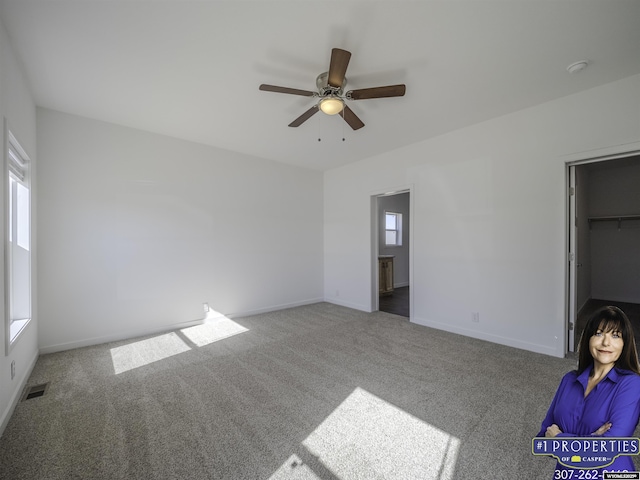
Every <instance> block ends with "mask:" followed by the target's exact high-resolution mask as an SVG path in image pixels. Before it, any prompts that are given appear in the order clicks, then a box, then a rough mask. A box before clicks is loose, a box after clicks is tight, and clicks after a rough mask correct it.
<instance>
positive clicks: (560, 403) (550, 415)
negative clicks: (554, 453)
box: [536, 365, 640, 471]
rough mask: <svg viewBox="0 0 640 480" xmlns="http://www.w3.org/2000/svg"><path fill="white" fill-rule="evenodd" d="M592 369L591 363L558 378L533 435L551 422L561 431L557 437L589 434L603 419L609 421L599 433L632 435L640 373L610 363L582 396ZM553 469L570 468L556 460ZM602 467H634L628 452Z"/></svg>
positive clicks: (637, 413)
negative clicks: (539, 425) (542, 419)
mask: <svg viewBox="0 0 640 480" xmlns="http://www.w3.org/2000/svg"><path fill="white" fill-rule="evenodd" d="M592 369H593V365H592V366H589V367H588V368H587V369H585V371H584V372H582V373H581V374H580V375H578V373H577V372H576V371H572V372H569V373H567V374H566V375H565V376H564V377H563V378H562V381H561V382H560V386H559V387H558V390H557V391H556V395H555V397H554V398H553V401H552V402H551V406H550V407H549V411H548V412H547V416H546V417H545V418H544V421H543V422H542V427H541V429H540V432H538V435H536V436H538V437H544V434H545V432H546V430H547V427H549V426H551V425H552V424H554V423H555V424H556V425H558V427H559V428H560V430H561V431H562V433H561V434H559V435H558V436H559V437H590V436H592V435H591V434H592V433H593V432H595V431H596V430H597V429H598V428H600V427H601V426H602V425H604V424H605V423H606V422H611V424H612V425H611V428H610V429H609V431H608V432H607V433H605V434H604V435H602V436H603V437H631V436H633V433H634V431H635V429H636V425H637V424H638V418H639V417H640V375H637V374H636V373H634V372H631V371H629V370H622V369H618V368H615V367H614V368H612V369H611V370H610V371H609V373H608V374H607V376H606V377H605V378H603V379H602V380H601V381H600V382H599V383H598V384H597V385H596V386H595V387H594V388H593V390H591V392H590V393H589V395H587V397H586V398H585V397H584V392H585V391H586V389H587V382H588V380H589V375H590V374H591V370H592ZM556 469H558V470H570V469H569V468H566V467H563V466H562V465H560V464H558V465H557V467H556ZM602 470H606V471H616V470H627V471H635V467H634V465H633V460H632V459H631V457H630V456H627V455H622V456H619V457H618V458H616V460H615V461H614V462H613V464H612V465H610V466H608V467H605V468H603V469H602Z"/></svg>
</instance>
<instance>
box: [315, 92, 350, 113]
mask: <svg viewBox="0 0 640 480" xmlns="http://www.w3.org/2000/svg"><path fill="white" fill-rule="evenodd" d="M318 106H319V107H320V110H322V112H323V113H326V114H327V115H336V114H338V113H340V112H341V111H342V109H343V108H344V101H343V100H342V99H341V98H340V97H334V96H329V97H325V98H323V99H322V100H320V104H319V105H318Z"/></svg>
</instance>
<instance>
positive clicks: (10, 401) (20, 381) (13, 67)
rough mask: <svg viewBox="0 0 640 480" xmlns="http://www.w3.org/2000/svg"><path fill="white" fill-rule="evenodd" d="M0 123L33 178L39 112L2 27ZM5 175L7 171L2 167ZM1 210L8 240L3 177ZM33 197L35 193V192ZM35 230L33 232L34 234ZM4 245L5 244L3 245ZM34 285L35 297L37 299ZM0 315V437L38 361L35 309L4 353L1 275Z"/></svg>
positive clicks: (0, 284)
mask: <svg viewBox="0 0 640 480" xmlns="http://www.w3.org/2000/svg"><path fill="white" fill-rule="evenodd" d="M0 120H1V121H2V123H4V122H7V124H8V126H9V128H10V129H11V132H12V133H13V134H14V135H15V136H16V138H17V139H18V141H19V142H20V144H21V146H22V147H23V148H24V149H25V150H26V152H27V154H28V155H29V157H30V159H31V172H32V178H35V176H36V175H37V174H36V109H35V104H34V102H33V99H32V98H31V94H30V92H29V88H28V86H27V82H26V81H25V79H24V76H23V72H22V70H21V67H20V64H19V62H18V60H17V59H16V57H15V56H14V53H13V51H12V49H11V47H10V45H9V40H8V38H7V34H6V31H5V29H4V26H3V25H0ZM0 129H1V133H0V135H2V155H1V156H0V158H2V165H4V161H5V160H6V159H5V158H4V157H5V150H6V142H7V139H6V138H5V132H4V128H3V127H2V125H0ZM2 171H3V172H4V167H2ZM0 178H2V181H1V182H0V208H1V211H2V222H0V232H2V238H5V236H6V231H5V227H4V226H5V224H6V219H5V216H6V205H5V195H6V187H7V184H8V180H7V179H6V178H5V175H4V173H3V174H2V175H0ZM32 195H34V196H35V195H36V192H33V191H32ZM35 217H36V210H35V209H33V210H32V221H33V225H34V226H35ZM33 232H34V230H33V229H32V233H33ZM3 244H4V241H3ZM31 249H32V250H31V251H32V267H33V268H34V269H35V265H36V262H37V253H36V252H37V245H36V242H35V239H33V237H32V245H31ZM0 270H1V271H4V255H0ZM35 288H36V285H35V282H34V285H33V289H32V293H33V295H35ZM0 292H2V293H0V311H2V312H3V315H2V322H0V323H2V325H1V328H0V434H2V432H3V431H4V428H5V426H6V424H7V422H8V420H9V417H10V415H11V412H12V411H13V408H14V407H15V404H16V403H17V401H18V400H19V398H20V395H21V394H22V390H23V388H24V386H25V384H26V381H27V379H28V376H29V374H30V373H31V370H32V368H33V366H34V365H35V361H36V360H37V358H38V344H37V340H38V314H37V308H36V306H35V305H34V307H33V310H32V321H31V322H30V324H29V325H28V326H27V327H26V330H24V331H23V332H22V333H21V334H20V336H19V337H18V339H17V340H16V342H15V343H14V344H13V347H12V348H11V350H10V351H9V352H8V354H7V351H6V349H5V342H6V332H5V321H6V311H5V295H4V292H5V278H4V274H0ZM13 361H15V367H16V375H15V377H14V379H13V380H12V379H11V362H13Z"/></svg>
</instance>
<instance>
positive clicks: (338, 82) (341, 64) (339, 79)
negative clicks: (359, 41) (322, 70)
mask: <svg viewBox="0 0 640 480" xmlns="http://www.w3.org/2000/svg"><path fill="white" fill-rule="evenodd" d="M350 59H351V52H347V51H346V50H342V49H340V48H334V49H332V50H331V63H330V64H329V78H328V80H327V83H328V84H329V85H331V86H332V87H335V88H342V84H343V83H344V75H345V74H346V73H347V66H348V65H349V60H350Z"/></svg>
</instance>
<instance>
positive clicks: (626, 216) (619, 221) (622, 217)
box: [587, 215, 640, 230]
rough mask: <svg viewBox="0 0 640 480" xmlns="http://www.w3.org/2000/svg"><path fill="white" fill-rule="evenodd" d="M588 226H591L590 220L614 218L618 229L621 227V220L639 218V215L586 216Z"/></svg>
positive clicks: (609, 219) (598, 220) (610, 219)
mask: <svg viewBox="0 0 640 480" xmlns="http://www.w3.org/2000/svg"><path fill="white" fill-rule="evenodd" d="M587 220H588V221H589V228H591V222H607V221H612V220H615V221H617V222H618V230H620V228H621V227H622V221H623V220H640V215H608V216H602V217H588V218H587Z"/></svg>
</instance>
